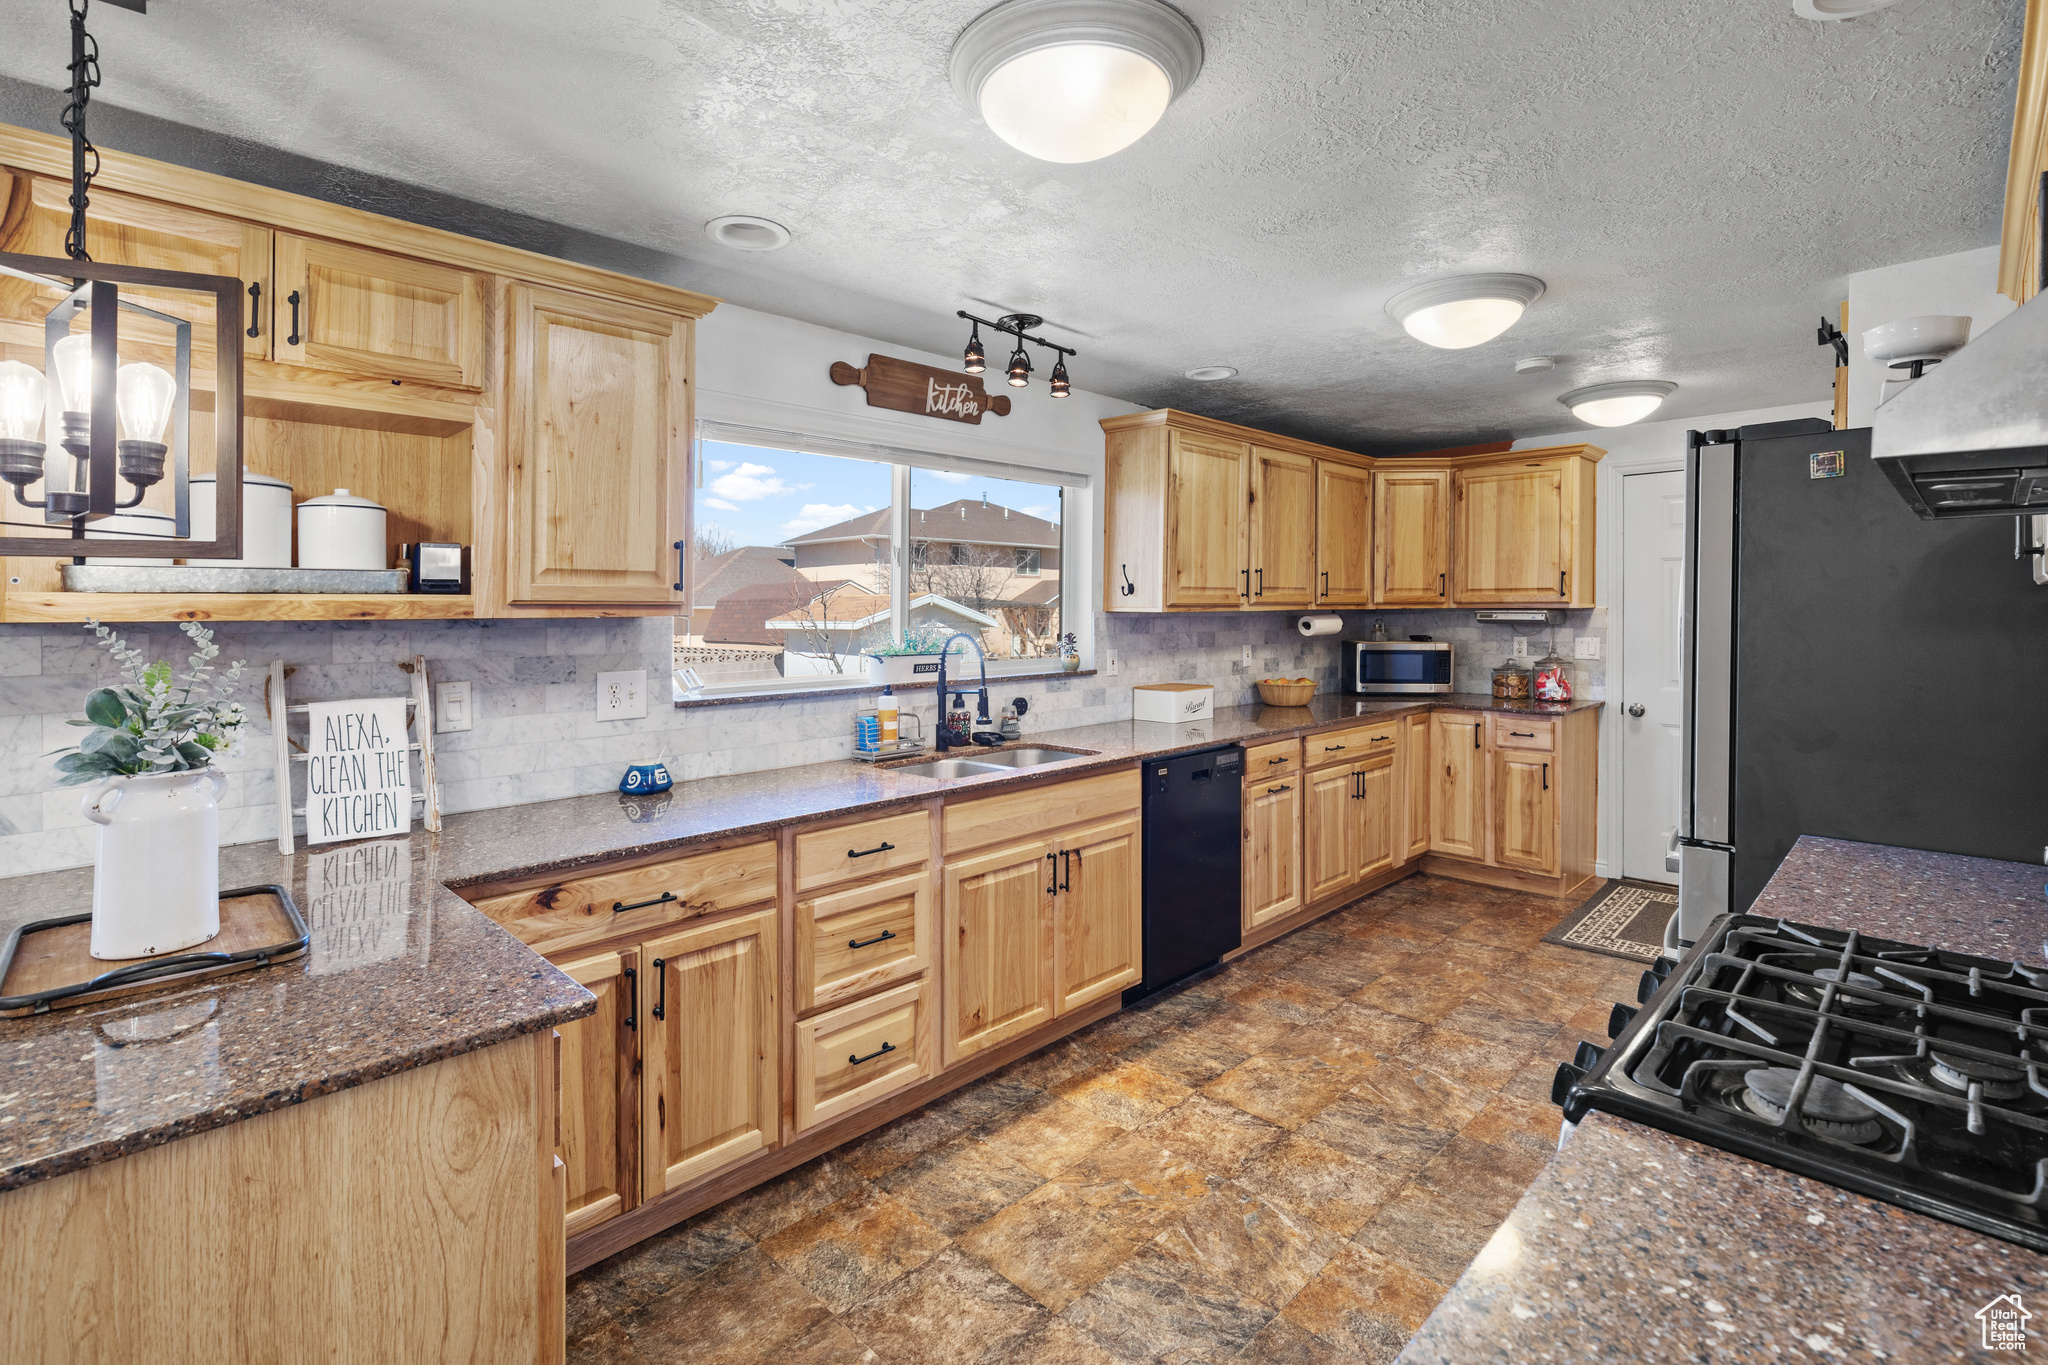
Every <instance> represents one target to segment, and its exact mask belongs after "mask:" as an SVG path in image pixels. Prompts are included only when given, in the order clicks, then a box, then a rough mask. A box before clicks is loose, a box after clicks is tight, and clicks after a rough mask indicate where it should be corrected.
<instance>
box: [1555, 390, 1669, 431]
mask: <svg viewBox="0 0 2048 1365" xmlns="http://www.w3.org/2000/svg"><path fill="white" fill-rule="evenodd" d="M1677 388H1678V385H1676V384H1674V383H1672V382H1671V381H1670V380H1668V379H1623V380H1619V381H1617V382H1615V383H1612V384H1592V385H1588V386H1587V387H1586V388H1583V389H1573V390H1572V391H1571V392H1570V393H1568V394H1566V395H1564V396H1563V397H1562V398H1560V399H1558V400H1557V401H1558V402H1560V403H1562V404H1564V405H1565V406H1566V407H1568V408H1570V409H1571V410H1572V416H1574V417H1576V418H1578V419H1579V420H1580V421H1581V422H1590V423H1592V424H1593V425H1594V426H1596V427H1625V426H1627V425H1628V424H1629V423H1630V422H1640V421H1642V420H1643V419H1644V418H1645V417H1648V416H1649V415H1650V414H1651V413H1653V412H1655V411H1656V410H1657V409H1658V407H1659V406H1660V405H1662V403H1663V402H1664V400H1665V399H1666V398H1667V397H1669V396H1670V395H1671V393H1672V392H1673V391H1675V390H1676V389H1677Z"/></svg>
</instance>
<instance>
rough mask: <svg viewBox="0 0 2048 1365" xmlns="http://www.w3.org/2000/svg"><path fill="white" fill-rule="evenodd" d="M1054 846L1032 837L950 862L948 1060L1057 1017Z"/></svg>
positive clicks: (945, 936) (945, 905) (946, 902)
mask: <svg viewBox="0 0 2048 1365" xmlns="http://www.w3.org/2000/svg"><path fill="white" fill-rule="evenodd" d="M1052 851H1053V849H1052V845H1050V844H1048V843H1047V842H1045V841H1044V840H1042V839H1034V840H1032V841H1031V842H1030V843H1025V844H1012V845H1010V846H1009V847H1007V848H998V849H992V850H990V851H989V852H987V853H983V854H980V855H978V856H975V857H971V858H963V859H961V860H959V861H958V862H948V863H947V864H946V873H945V878H946V879H945V889H944V893H943V896H942V898H941V901H942V914H943V916H944V920H945V924H944V928H943V930H942V941H943V943H944V945H945V949H944V963H945V976H944V983H945V1006H944V1009H943V1010H942V1012H941V1013H942V1017H943V1018H944V1021H945V1039H946V1061H947V1063H948V1064H951V1063H952V1062H955V1061H958V1060H959V1059H960V1058H962V1057H964V1056H966V1055H968V1054H969V1053H973V1052H979V1051H981V1050H982V1049H983V1048H985V1047H992V1046H994V1045H995V1044H997V1043H1000V1042H1002V1041H1003V1040H1004V1039H1005V1038H1014V1037H1015V1036H1016V1035H1018V1034H1020V1033H1026V1032H1029V1031H1030V1030H1031V1029H1034V1028H1037V1027H1038V1026H1039V1025H1040V1024H1043V1023H1045V1022H1046V1021H1047V1020H1049V1019H1051V1018H1052V1015H1053V984H1052V983H1053V974H1052V957H1053V910H1052V902H1053V892H1052V885H1053V882H1052V878H1053V877H1054V875H1055V874H1056V872H1057V871H1058V860H1057V859H1056V858H1053V857H1051V856H1050V854H1051V853H1052Z"/></svg>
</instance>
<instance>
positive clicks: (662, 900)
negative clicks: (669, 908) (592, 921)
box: [612, 891, 676, 915]
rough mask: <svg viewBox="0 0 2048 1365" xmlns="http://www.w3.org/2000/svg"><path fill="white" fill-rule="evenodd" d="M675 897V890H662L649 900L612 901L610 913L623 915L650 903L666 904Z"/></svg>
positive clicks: (643, 908)
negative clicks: (628, 902)
mask: <svg viewBox="0 0 2048 1365" xmlns="http://www.w3.org/2000/svg"><path fill="white" fill-rule="evenodd" d="M675 898H676V893H675V892H673V891H664V892H662V893H661V894H660V895H659V896H656V897H655V898H654V899H653V900H651V901H634V902H633V903H632V904H631V905H628V904H626V903H625V902H624V901H613V902H612V913H613V914H614V915H623V914H625V913H626V912H627V911H628V910H645V909H646V908H647V907H648V906H650V905H667V904H668V903H669V902H670V901H672V900H674V899H675Z"/></svg>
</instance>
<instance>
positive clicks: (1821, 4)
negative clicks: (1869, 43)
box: [1792, 0, 1899, 22]
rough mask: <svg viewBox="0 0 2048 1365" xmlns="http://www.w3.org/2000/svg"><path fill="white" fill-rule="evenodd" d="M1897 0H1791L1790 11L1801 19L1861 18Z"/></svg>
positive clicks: (1897, 0)
mask: <svg viewBox="0 0 2048 1365" xmlns="http://www.w3.org/2000/svg"><path fill="white" fill-rule="evenodd" d="M1898 2H1899V0H1792V12H1793V13H1794V14H1796V15H1798V16H1799V17H1800V18H1801V19H1816V20H1820V21H1823V22H1826V21H1829V20H1836V19H1861V18H1862V17H1863V16H1864V15H1866V14H1874V13H1876V12H1877V11H1878V10H1881V9H1884V8H1885V7H1886V6H1889V5H1896V4H1897V3H1898Z"/></svg>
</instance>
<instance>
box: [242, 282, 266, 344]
mask: <svg viewBox="0 0 2048 1365" xmlns="http://www.w3.org/2000/svg"><path fill="white" fill-rule="evenodd" d="M262 303H263V285H262V284H261V283H260V282H259V283H256V284H252V285H250V286H249V330H248V331H247V332H245V333H243V335H245V336H252V337H256V336H262V335H263V314H261V313H259V312H257V311H256V310H257V309H258V308H259V307H260V306H261V305H262Z"/></svg>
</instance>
